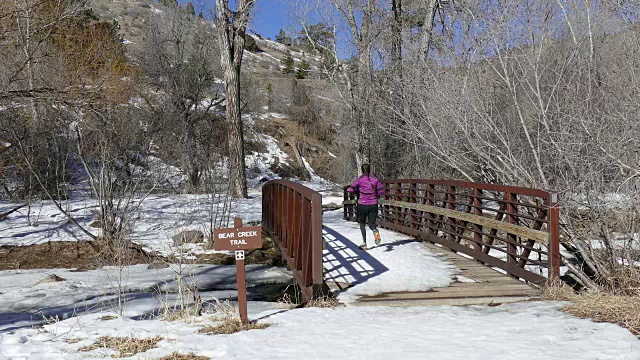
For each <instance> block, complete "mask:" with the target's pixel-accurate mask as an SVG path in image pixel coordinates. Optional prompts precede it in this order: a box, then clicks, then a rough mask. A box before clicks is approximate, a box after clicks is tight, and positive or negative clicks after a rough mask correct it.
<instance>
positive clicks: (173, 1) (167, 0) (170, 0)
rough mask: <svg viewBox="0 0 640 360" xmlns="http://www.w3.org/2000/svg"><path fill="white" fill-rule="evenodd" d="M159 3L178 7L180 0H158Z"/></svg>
mask: <svg viewBox="0 0 640 360" xmlns="http://www.w3.org/2000/svg"><path fill="white" fill-rule="evenodd" d="M158 4H160V5H164V6H168V7H178V0H158Z"/></svg>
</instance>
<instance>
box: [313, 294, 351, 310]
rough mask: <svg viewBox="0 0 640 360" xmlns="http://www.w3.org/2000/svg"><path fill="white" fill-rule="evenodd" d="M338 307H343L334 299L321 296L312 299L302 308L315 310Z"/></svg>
mask: <svg viewBox="0 0 640 360" xmlns="http://www.w3.org/2000/svg"><path fill="white" fill-rule="evenodd" d="M338 306H344V304H342V303H340V302H339V301H338V300H337V299H336V298H334V297H331V296H323V297H319V298H317V299H313V300H311V301H309V302H307V303H306V304H305V305H304V307H315V308H332V309H333V308H336V307H338Z"/></svg>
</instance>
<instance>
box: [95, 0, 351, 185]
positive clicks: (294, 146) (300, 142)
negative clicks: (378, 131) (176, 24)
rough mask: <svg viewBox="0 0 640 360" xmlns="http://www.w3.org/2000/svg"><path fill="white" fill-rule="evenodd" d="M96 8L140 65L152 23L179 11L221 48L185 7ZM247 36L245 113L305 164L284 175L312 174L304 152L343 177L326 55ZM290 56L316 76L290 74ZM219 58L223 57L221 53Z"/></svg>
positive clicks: (123, 4) (324, 171) (99, 4)
mask: <svg viewBox="0 0 640 360" xmlns="http://www.w3.org/2000/svg"><path fill="white" fill-rule="evenodd" d="M90 7H91V8H92V10H93V12H94V13H95V14H96V15H97V16H98V17H99V18H100V19H101V20H105V21H109V22H112V21H114V20H115V21H117V23H118V25H119V32H120V34H121V35H122V38H123V43H124V44H126V46H127V49H128V57H129V58H131V59H132V62H133V63H135V64H139V65H140V64H141V62H143V61H145V60H144V58H145V56H146V55H145V51H148V49H147V47H146V45H147V42H148V38H149V31H153V30H151V29H152V26H151V25H152V24H153V23H155V24H168V23H170V21H168V20H170V18H171V17H176V16H183V17H185V16H186V18H187V19H188V20H187V21H186V22H183V23H181V24H186V25H185V26H187V27H189V32H193V33H197V34H200V35H201V36H204V37H209V38H210V41H209V44H212V45H213V46H214V47H215V48H214V49H213V50H212V51H213V52H217V40H216V33H215V26H214V25H213V23H212V22H210V21H207V20H205V19H203V18H200V17H198V16H192V15H188V16H187V15H186V12H185V10H184V9H178V10H176V9H171V8H168V7H166V6H164V5H161V4H158V3H156V2H154V1H152V0H91V2H90ZM167 26H168V25H167ZM247 36H249V37H251V39H253V42H255V46H252V47H251V48H252V51H249V50H245V52H244V58H243V65H242V66H243V67H242V69H243V70H242V72H243V78H242V80H243V83H244V85H243V87H244V90H243V94H244V101H245V102H246V107H245V113H247V112H249V113H252V114H253V115H252V118H254V119H255V120H256V122H255V125H256V129H258V131H259V132H260V133H261V134H269V135H271V136H273V137H274V138H275V139H276V140H278V142H279V146H280V148H281V149H282V150H283V151H284V152H285V153H287V154H288V155H289V156H290V158H291V159H295V162H294V163H293V164H291V165H292V166H293V167H294V168H295V167H297V168H301V169H300V170H295V169H294V170H293V171H286V172H284V173H283V174H282V175H289V174H290V173H292V174H291V175H294V176H302V177H303V178H309V174H306V175H305V174H304V172H305V171H304V167H305V164H304V161H303V160H302V158H301V157H303V158H304V160H306V161H307V162H308V163H309V164H310V165H311V167H313V168H317V172H318V175H320V176H322V177H325V178H327V179H331V180H334V181H341V180H342V176H340V175H341V174H338V173H336V171H335V170H334V169H335V167H336V165H338V166H341V164H337V163H336V161H337V160H338V156H339V155H340V149H339V148H338V146H337V145H336V144H335V143H336V142H335V135H336V132H335V125H336V124H335V121H333V120H331V119H335V118H337V114H338V112H339V111H340V106H339V105H338V98H339V97H338V96H337V94H336V90H335V88H334V87H333V86H332V85H331V84H329V83H328V82H327V81H325V80H323V79H321V78H319V77H320V76H319V66H320V64H319V61H320V58H319V57H318V56H316V55H311V54H308V53H305V52H304V51H303V50H302V49H300V48H297V47H295V46H286V45H283V44H280V43H277V42H275V41H272V40H269V39H266V38H263V37H261V36H260V35H255V34H252V35H247ZM287 56H291V57H292V58H293V59H294V64H295V65H298V64H300V62H301V61H303V60H305V61H306V62H307V63H309V64H310V70H309V77H310V78H309V79H296V78H295V77H294V76H293V75H287V74H284V73H283V72H282V69H283V68H284V65H283V63H282V61H283V60H284V59H285V58H286V57H287ZM213 61H214V62H217V61H218V59H217V57H216V58H215V59H214V60H213ZM295 65H294V66H295ZM220 77H221V75H220ZM215 91H217V92H218V94H210V96H215V95H218V96H223V95H224V94H223V87H222V86H221V82H220V86H219V87H218V88H217V89H215ZM271 120H275V121H271ZM251 131H252V129H249V132H251ZM261 134H258V138H260V137H261ZM249 137H251V135H250V136H249ZM254 138H255V137H254ZM336 154H337V155H336ZM341 167H342V166H341Z"/></svg>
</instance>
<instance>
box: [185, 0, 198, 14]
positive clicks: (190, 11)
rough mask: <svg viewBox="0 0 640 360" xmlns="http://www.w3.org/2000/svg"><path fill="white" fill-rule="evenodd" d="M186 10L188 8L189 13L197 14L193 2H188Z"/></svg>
mask: <svg viewBox="0 0 640 360" xmlns="http://www.w3.org/2000/svg"><path fill="white" fill-rule="evenodd" d="M186 10H187V14H189V15H193V16H196V7H195V6H193V3H192V2H188V3H187V7H186Z"/></svg>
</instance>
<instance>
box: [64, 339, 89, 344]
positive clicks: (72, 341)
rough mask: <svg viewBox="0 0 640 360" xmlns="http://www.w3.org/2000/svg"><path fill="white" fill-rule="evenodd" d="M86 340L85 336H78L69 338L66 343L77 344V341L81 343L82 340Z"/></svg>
mask: <svg viewBox="0 0 640 360" xmlns="http://www.w3.org/2000/svg"><path fill="white" fill-rule="evenodd" d="M82 340H85V339H83V338H76V339H67V340H66V343H67V344H75V343H79V342H80V341H82Z"/></svg>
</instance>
